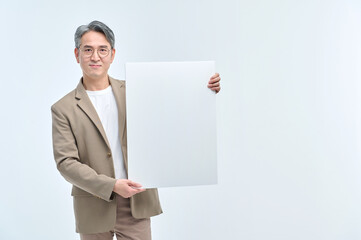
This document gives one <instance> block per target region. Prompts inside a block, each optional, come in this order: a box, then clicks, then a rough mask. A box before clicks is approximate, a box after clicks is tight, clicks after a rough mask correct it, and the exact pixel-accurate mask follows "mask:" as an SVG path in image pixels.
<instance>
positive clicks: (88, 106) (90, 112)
mask: <svg viewBox="0 0 361 240" xmlns="http://www.w3.org/2000/svg"><path fill="white" fill-rule="evenodd" d="M82 80H83V78H81V79H80V82H79V84H78V86H77V88H76V92H75V98H76V99H78V106H79V107H80V108H81V109H82V110H83V112H84V113H85V114H86V115H87V116H88V117H89V118H90V120H91V121H92V122H93V124H94V125H95V127H96V128H97V129H98V131H99V133H100V135H101V136H102V137H103V139H104V141H105V142H106V144H107V146H108V148H109V149H110V144H109V142H108V139H107V136H106V134H105V131H104V128H103V125H102V123H101V121H100V119H99V116H98V114H97V112H96V110H95V108H94V106H93V104H92V102H91V101H90V99H89V97H88V94H87V93H86V91H85V88H84V86H83V83H82Z"/></svg>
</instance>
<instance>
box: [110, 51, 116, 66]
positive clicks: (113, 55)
mask: <svg viewBox="0 0 361 240" xmlns="http://www.w3.org/2000/svg"><path fill="white" fill-rule="evenodd" d="M111 54H112V59H111V61H110V63H112V62H113V60H114V57H115V49H114V48H113V49H112V52H111Z"/></svg>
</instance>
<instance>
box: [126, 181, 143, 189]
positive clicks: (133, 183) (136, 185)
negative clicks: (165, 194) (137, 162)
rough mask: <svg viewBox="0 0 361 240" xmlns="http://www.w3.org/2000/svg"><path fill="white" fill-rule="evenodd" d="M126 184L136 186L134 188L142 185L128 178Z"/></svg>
mask: <svg viewBox="0 0 361 240" xmlns="http://www.w3.org/2000/svg"><path fill="white" fill-rule="evenodd" d="M128 185H129V186H131V187H136V188H140V187H142V185H141V184H139V183H136V182H133V181H130V180H129V182H128Z"/></svg>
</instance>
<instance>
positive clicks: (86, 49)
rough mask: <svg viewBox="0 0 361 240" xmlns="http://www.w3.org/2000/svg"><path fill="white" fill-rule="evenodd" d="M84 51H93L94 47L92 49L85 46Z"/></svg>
mask: <svg viewBox="0 0 361 240" xmlns="http://www.w3.org/2000/svg"><path fill="white" fill-rule="evenodd" d="M83 51H84V52H88V53H89V52H92V51H93V49H91V48H85V49H84V50H83Z"/></svg>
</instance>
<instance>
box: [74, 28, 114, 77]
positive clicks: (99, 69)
mask: <svg viewBox="0 0 361 240" xmlns="http://www.w3.org/2000/svg"><path fill="white" fill-rule="evenodd" d="M104 48H107V49H108V50H109V54H108V55H107V56H106V57H102V56H100V55H99V51H102V50H104ZM91 50H92V51H91ZM87 51H88V54H89V51H91V52H92V53H93V54H92V55H91V56H87V53H86V52H87ZM74 53H75V57H76V60H77V62H78V63H79V64H80V67H81V69H82V70H83V76H84V77H89V78H92V79H101V78H103V77H105V76H107V75H108V69H109V67H110V64H111V63H112V62H113V59H114V56H115V49H111V47H110V43H109V42H108V41H107V39H106V38H105V36H104V34H102V33H99V32H94V31H90V32H87V33H85V34H84V35H83V36H82V38H81V44H80V47H79V49H77V48H75V50H74Z"/></svg>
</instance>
